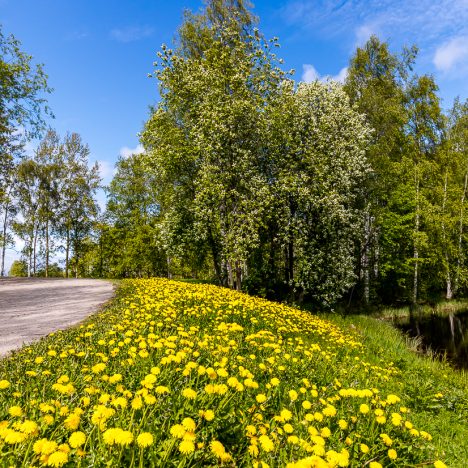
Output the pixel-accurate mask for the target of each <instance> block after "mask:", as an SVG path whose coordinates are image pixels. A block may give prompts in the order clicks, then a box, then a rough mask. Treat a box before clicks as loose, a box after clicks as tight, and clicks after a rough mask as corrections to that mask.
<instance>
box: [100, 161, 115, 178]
mask: <svg viewBox="0 0 468 468" xmlns="http://www.w3.org/2000/svg"><path fill="white" fill-rule="evenodd" d="M97 163H98V164H99V174H100V175H101V177H102V178H103V179H107V178H108V177H110V176H111V175H112V171H113V169H114V167H113V165H112V164H111V163H110V162H109V161H104V160H100V161H98V162H97Z"/></svg>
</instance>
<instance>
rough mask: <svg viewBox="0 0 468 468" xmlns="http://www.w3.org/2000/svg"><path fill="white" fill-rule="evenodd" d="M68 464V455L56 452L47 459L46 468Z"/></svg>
mask: <svg viewBox="0 0 468 468" xmlns="http://www.w3.org/2000/svg"><path fill="white" fill-rule="evenodd" d="M67 462H68V455H67V454H66V453H65V452H62V451H57V452H54V453H52V454H51V455H50V456H49V458H48V459H47V463H46V465H47V466H55V467H60V466H63V465H65V463H67Z"/></svg>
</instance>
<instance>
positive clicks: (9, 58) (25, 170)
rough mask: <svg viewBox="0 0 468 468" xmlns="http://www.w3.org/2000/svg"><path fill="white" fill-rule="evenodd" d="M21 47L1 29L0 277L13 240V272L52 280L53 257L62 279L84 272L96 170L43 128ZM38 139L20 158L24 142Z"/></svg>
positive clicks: (76, 145)
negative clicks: (60, 260)
mask: <svg viewBox="0 0 468 468" xmlns="http://www.w3.org/2000/svg"><path fill="white" fill-rule="evenodd" d="M20 46H21V44H20V43H19V41H18V40H17V39H16V38H14V37H13V36H8V37H5V36H4V35H3V33H2V30H1V29H0V275H1V276H5V275H6V273H7V272H6V270H5V257H6V251H7V249H8V248H10V247H13V246H14V244H15V242H14V236H15V235H16V237H19V238H20V239H21V240H22V241H23V243H24V248H23V250H22V252H21V254H22V258H23V260H22V261H20V262H19V264H18V262H17V263H16V264H15V265H14V267H13V270H12V271H13V272H14V273H15V274H21V275H28V276H35V275H39V274H40V275H44V276H50V275H57V274H58V273H61V269H60V268H59V267H58V265H57V264H56V263H53V261H52V259H53V258H54V260H55V262H56V258H57V255H58V254H59V255H62V256H63V257H64V269H63V270H64V271H63V274H64V275H65V276H66V277H68V276H69V274H70V273H71V271H73V274H74V275H75V276H77V275H79V274H86V273H87V272H84V271H82V268H81V267H80V265H81V264H82V263H83V261H82V258H83V257H84V256H85V252H86V247H87V244H89V236H90V235H91V233H92V229H93V227H94V223H95V220H96V217H97V215H98V206H97V202H96V200H95V194H96V190H97V189H98V187H99V184H100V177H99V173H98V167H97V165H95V166H94V167H89V164H88V163H89V161H88V157H89V148H88V146H87V145H86V144H85V143H83V141H82V140H81V137H80V136H79V135H78V134H76V133H72V134H67V135H66V136H65V137H64V138H63V139H61V138H60V137H59V135H58V134H57V133H56V132H55V131H53V130H47V128H46V121H45V118H46V117H48V116H51V115H52V114H51V112H50V110H49V109H48V107H47V104H46V101H45V97H44V96H45V94H46V93H48V92H50V91H51V90H50V88H49V87H48V86H47V76H46V75H45V73H44V71H43V67H42V66H41V65H36V66H34V65H33V64H32V57H31V56H30V55H28V54H26V53H24V52H23V51H22V50H21V48H20ZM44 132H45V135H44ZM41 136H42V137H43V138H42V139H41V140H40V143H39V145H38V147H37V149H36V150H35V151H34V154H33V155H32V156H26V155H25V154H24V144H25V142H27V141H28V140H31V139H32V138H38V137H41ZM80 268H81V270H80Z"/></svg>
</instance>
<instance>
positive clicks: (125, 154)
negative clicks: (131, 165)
mask: <svg viewBox="0 0 468 468" xmlns="http://www.w3.org/2000/svg"><path fill="white" fill-rule="evenodd" d="M144 151H145V149H144V148H143V145H141V144H139V145H137V146H136V147H135V148H129V147H128V146H123V147H122V148H120V151H119V154H120V156H122V158H125V159H127V158H129V157H130V156H131V155H132V154H141V153H143V152H144Z"/></svg>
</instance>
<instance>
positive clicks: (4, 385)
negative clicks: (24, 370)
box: [0, 380, 10, 390]
mask: <svg viewBox="0 0 468 468" xmlns="http://www.w3.org/2000/svg"><path fill="white" fill-rule="evenodd" d="M9 386H10V382H8V380H0V390H5V389H6V388H8V387H9Z"/></svg>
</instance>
